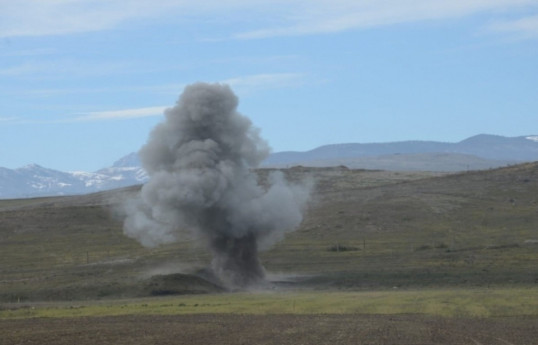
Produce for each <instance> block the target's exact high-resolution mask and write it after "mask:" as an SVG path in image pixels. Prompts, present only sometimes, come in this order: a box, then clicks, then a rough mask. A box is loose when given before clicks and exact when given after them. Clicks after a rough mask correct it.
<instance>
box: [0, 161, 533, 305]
mask: <svg viewBox="0 0 538 345" xmlns="http://www.w3.org/2000/svg"><path fill="white" fill-rule="evenodd" d="M268 171H270V169H261V170H259V171H258V174H259V176H260V180H261V181H263V180H264V178H265V176H266V175H267V173H268ZM283 172H284V173H285V174H286V175H287V176H288V178H289V179H292V180H300V179H304V178H307V177H310V178H314V180H315V181H316V185H315V186H316V187H315V190H314V193H313V195H312V200H311V205H310V207H309V209H308V211H307V213H306V214H305V219H304V221H303V223H302V224H301V226H300V228H299V229H297V231H295V232H293V233H290V234H289V235H288V236H287V237H286V238H285V239H284V240H283V241H282V242H279V243H278V244H277V245H275V246H274V247H272V248H270V249H269V250H267V251H265V252H263V253H262V255H261V260H262V263H263V265H264V266H265V268H266V269H267V272H268V279H269V280H271V281H272V284H273V285H274V286H275V288H295V287H302V288H316V289H331V290H334V289H337V290H341V289H346V290H347V289H351V290H362V289H367V290H369V289H393V288H402V289H403V288H412V287H441V286H443V287H462V286H465V287H472V286H498V287H499V286H500V287H502V286H521V287H525V286H535V284H537V283H538V268H537V266H536V261H537V259H538V228H537V227H536V224H538V199H537V195H538V163H527V164H521V165H515V166H510V167H505V168H499V169H494V170H487V171H473V172H462V173H456V174H440V173H424V172H407V173H403V172H390V171H367V170H351V169H347V168H345V167H334V168H308V167H295V168H291V169H285V170H283ZM138 190H139V187H138V186H134V187H129V188H125V189H119V190H114V191H107V192H100V193H97V194H89V195H84V196H70V197H54V198H38V199H19V200H3V201H0V251H1V252H2V256H0V301H6V302H7V301H11V302H13V301H18V300H23V301H24V300H72V299H87V298H91V299H95V298H118V297H136V296H148V295H154V294H156V293H158V291H163V289H164V290H165V291H167V292H168V293H201V292H211V291H216V290H215V289H216V287H215V286H213V285H211V284H210V283H208V282H206V281H204V280H203V279H202V280H200V276H199V275H197V272H200V270H203V269H204V268H205V267H207V265H208V264H209V262H210V256H209V255H208V253H207V251H206V249H205V248H203V247H202V246H200V245H198V244H196V243H194V242H183V243H176V244H171V245H165V246H161V247H158V248H155V249H147V248H143V247H141V246H140V244H138V243H137V242H135V241H134V240H131V239H129V238H127V237H126V236H124V235H123V233H122V226H121V212H119V211H118V210H119V209H120V208H119V207H118V205H119V204H121V202H122V200H124V199H125V198H129V197H130V196H132V195H134V194H136V193H137V192H138ZM168 274H175V276H172V277H171V278H166V277H167V275H168ZM159 277H162V278H159ZM163 286H164V287H165V288H163Z"/></svg>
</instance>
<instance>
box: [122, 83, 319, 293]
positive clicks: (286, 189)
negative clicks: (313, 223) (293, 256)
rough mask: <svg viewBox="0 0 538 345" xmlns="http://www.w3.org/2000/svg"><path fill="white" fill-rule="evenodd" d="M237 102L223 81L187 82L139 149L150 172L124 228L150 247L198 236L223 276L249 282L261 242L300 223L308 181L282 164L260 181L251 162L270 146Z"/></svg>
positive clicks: (233, 282)
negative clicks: (292, 177) (294, 177)
mask: <svg viewBox="0 0 538 345" xmlns="http://www.w3.org/2000/svg"><path fill="white" fill-rule="evenodd" d="M237 105H238V99H237V97H236V96H235V95H234V93H233V92H232V90H231V89H230V87H229V86H227V85H223V84H206V83H196V84H193V85H190V86H187V87H186V88H185V90H184V92H183V94H182V95H181V96H180V98H179V100H178V102H177V103H176V105H175V106H174V107H173V108H170V109H167V110H166V111H165V116H166V119H165V121H164V122H163V123H161V124H159V125H157V126H156V127H155V128H154V129H153V131H152V132H151V134H150V137H149V139H148V142H147V144H146V145H145V146H143V147H142V149H141V150H140V152H139V155H140V159H141V161H142V164H143V166H144V168H145V169H146V171H147V172H148V174H149V176H150V180H149V181H148V182H147V183H146V184H145V185H144V186H143V187H142V190H141V192H140V196H139V198H138V199H137V200H135V201H132V202H131V204H130V206H129V207H128V208H127V210H128V211H127V217H126V219H125V222H124V231H125V233H126V234H127V235H128V236H130V237H133V238H135V239H137V240H138V241H140V242H141V243H142V244H143V245H145V246H148V247H153V246H157V245H160V244H164V243H169V242H174V241H181V240H183V239H185V238H189V237H194V238H196V239H198V240H201V241H203V243H205V244H206V245H207V247H208V248H209V250H210V251H211V252H212V254H213V261H212V265H211V268H212V270H213V273H214V274H215V275H216V276H217V277H218V278H219V279H220V280H221V282H222V283H223V284H224V285H226V286H229V287H247V286H250V285H253V284H257V283H259V282H261V281H263V279H264V269H263V267H262V265H261V264H260V261H259V259H258V250H260V249H264V248H267V247H268V246H270V245H271V244H273V243H274V242H275V241H278V240H279V239H281V238H282V237H283V235H284V233H285V232H288V231H292V230H294V229H295V228H296V227H297V226H298V225H299V224H300V223H301V221H302V211H303V209H304V207H305V205H306V202H307V199H308V196H309V188H308V186H306V185H296V184H295V185H293V184H289V183H288V182H287V181H286V180H285V178H284V176H283V174H282V173H280V172H275V173H273V174H270V175H269V178H268V181H267V183H265V184H264V186H261V185H260V184H259V183H258V179H257V174H255V173H254V172H253V171H252V169H253V168H255V167H257V166H258V164H259V163H260V162H261V161H262V160H263V159H264V158H265V157H267V155H268V153H269V147H268V145H267V143H266V142H265V141H264V140H263V139H261V138H260V136H259V131H258V130H257V129H256V128H254V127H253V126H252V124H251V122H250V120H249V119H248V118H246V117H244V116H242V115H241V114H239V113H238V112H237V111H236V108H237Z"/></svg>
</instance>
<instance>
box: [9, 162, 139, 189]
mask: <svg viewBox="0 0 538 345" xmlns="http://www.w3.org/2000/svg"><path fill="white" fill-rule="evenodd" d="M131 164H135V165H134V166H133V165H131ZM146 180H147V175H146V173H145V171H144V170H143V169H142V168H141V167H140V162H139V161H138V157H137V156H136V154H135V153H133V154H130V155H128V156H126V157H123V158H122V159H120V160H118V161H116V162H115V163H114V164H113V165H112V166H111V167H109V168H105V169H101V170H99V171H96V172H85V171H73V172H63V171H58V170H53V169H47V168H44V167H42V166H39V165H37V164H30V165H27V166H24V167H22V168H19V169H13V170H12V169H6V168H0V199H10V198H27V197H39V196H52V195H74V194H86V193H92V192H98V191H102V190H108V189H114V188H121V187H127V186H132V185H136V184H141V183H144V182H145V181H146Z"/></svg>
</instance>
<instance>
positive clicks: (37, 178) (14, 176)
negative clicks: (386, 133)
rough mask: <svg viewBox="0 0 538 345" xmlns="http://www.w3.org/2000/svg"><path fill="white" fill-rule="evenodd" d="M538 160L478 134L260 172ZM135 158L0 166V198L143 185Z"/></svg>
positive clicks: (514, 143)
mask: <svg viewBox="0 0 538 345" xmlns="http://www.w3.org/2000/svg"><path fill="white" fill-rule="evenodd" d="M537 160H538V136H537V135H528V136H520V137H503V136H496V135H487V134H481V135H476V136H473V137H470V138H468V139H465V140H463V141H460V142H457V143H444V142H436V141H401V142H392V143H369V144H358V143H350V144H333V145H324V146H320V147H318V148H315V149H313V150H310V151H305V152H293V151H288V152H276V153H273V154H271V155H270V156H269V157H268V158H267V159H266V160H265V161H264V162H263V163H262V166H261V167H265V168H286V167H291V166H296V165H303V166H314V167H316V166H317V167H320V166H337V165H344V166H347V167H348V168H351V169H380V170H396V171H398V170H400V171H419V170H421V171H444V172H455V171H464V170H482V169H490V168H495V167H500V166H505V165H509V164H517V163H520V162H528V161H537ZM147 179H148V176H147V174H146V173H145V171H144V170H143V168H142V167H141V164H140V161H139V159H138V156H137V154H136V153H131V154H129V155H127V156H125V157H123V158H121V159H119V160H118V161H116V162H114V163H113V165H112V166H111V167H108V168H104V169H101V170H98V171H96V172H83V171H75V172H62V171H57V170H52V169H47V168H44V167H41V166H39V165H36V164H30V165H27V166H25V167H22V168H18V169H7V168H1V167H0V199H9V198H26V197H39V196H52V195H73V194H86V193H92V192H97V191H102V190H109V189H114V188H121V187H127V186H131V185H136V184H141V183H144V182H145V181H147Z"/></svg>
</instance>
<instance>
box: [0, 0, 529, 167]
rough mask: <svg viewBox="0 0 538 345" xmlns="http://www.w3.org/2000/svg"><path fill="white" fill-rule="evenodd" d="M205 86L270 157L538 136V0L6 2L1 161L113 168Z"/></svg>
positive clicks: (0, 0) (1, 8)
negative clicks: (193, 87) (223, 96)
mask: <svg viewBox="0 0 538 345" xmlns="http://www.w3.org/2000/svg"><path fill="white" fill-rule="evenodd" d="M196 81H208V82H223V83H228V84H229V85H231V87H232V88H233V89H234V91H235V92H236V93H237V94H238V96H239V97H240V105H239V111H240V112H241V113H243V114H244V115H246V116H248V117H250V118H251V119H252V121H253V122H254V124H255V125H256V126H257V127H259V128H260V129H261V133H262V136H263V137H264V138H266V139H267V140H268V141H269V143H270V145H271V146H272V148H273V150H274V151H284V150H301V151H303V150H308V149H312V148H315V147H317V146H320V145H323V144H330V143H344V142H384V141H398V140H411V139H419V140H439V141H450V142H457V141H460V140H462V139H465V138H466V137H469V136H472V135H475V134H479V133H490V134H499V135H505V136H519V135H528V134H538V0H450V1H449V0H327V1H325V0H309V1H302V0H286V1H281V0H272V1H266V0H248V1H247V0H218V1H214V0H197V1H187V0H185V1H181V0H130V1H125V0H122V1H120V0H93V1H88V0H17V1H13V0H0V166H1V167H7V168H17V167H20V166H23V165H26V164H29V163H37V164H40V165H43V166H46V167H49V168H54V169H59V170H87V171H93V170H97V169H99V168H102V167H105V166H109V165H111V164H112V162H113V161H115V160H116V159H118V158H121V157H122V156H124V155H126V154H128V153H130V152H133V151H137V150H138V149H139V148H140V146H141V145H142V144H144V143H145V141H146V139H147V135H148V133H149V131H150V130H151V128H152V127H153V126H154V125H155V124H156V123H158V122H159V121H161V119H162V112H163V109H165V108H166V107H169V106H172V105H173V104H174V103H175V101H176V100H177V98H178V96H179V94H180V93H181V91H182V89H183V87H184V86H185V85H187V84H189V83H192V82H196Z"/></svg>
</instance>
